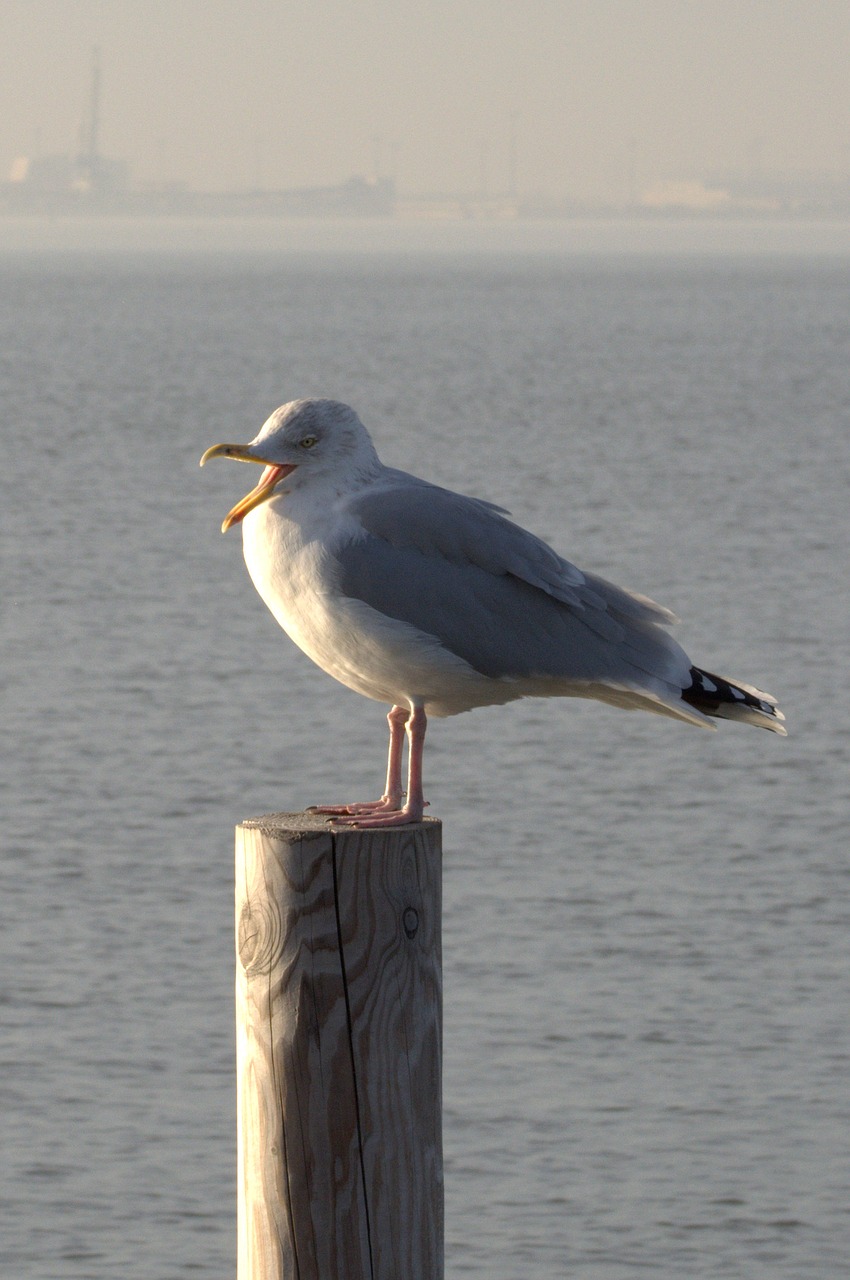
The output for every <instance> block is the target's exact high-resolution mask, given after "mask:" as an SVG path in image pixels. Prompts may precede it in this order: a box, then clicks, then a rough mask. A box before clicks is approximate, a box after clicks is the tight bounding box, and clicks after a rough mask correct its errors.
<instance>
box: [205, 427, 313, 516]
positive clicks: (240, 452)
mask: <svg viewBox="0 0 850 1280" xmlns="http://www.w3.org/2000/svg"><path fill="white" fill-rule="evenodd" d="M210 458H233V459H234V460H235V461H236V462H257V463H259V465H260V466H261V467H265V471H264V472H263V474H262V475H261V476H260V483H259V484H258V485H257V487H256V488H255V489H252V490H251V492H250V493H246V494H245V497H244V498H243V499H242V501H241V502H237V504H236V506H235V507H233V508H232V509H231V510H230V511H228V513H227V515H226V516H225V517H224V520H223V522H222V526H221V532H222V533H227V530H228V529H229V528H230V527H231V526H232V525H234V524H239V522H240V520H244V518H245V516H247V514H248V512H249V511H253V510H254V507H258V506H259V505H260V503H261V502H266V501H267V500H268V499H269V498H270V497H271V496H272V494H273V493H274V490H275V485H276V484H277V482H278V480H282V479H283V477H284V476H288V475H289V473H290V471H294V470H295V465H294V463H278V462H269V460H268V459H267V458H258V457H257V455H256V454H255V453H251V452H250V451H249V449H248V446H247V445H244V444H214V445H213V446H212V448H211V449H207V451H206V453H205V454H204V456H203V457H202V458H201V466H203V465H204V463H205V462H209V460H210Z"/></svg>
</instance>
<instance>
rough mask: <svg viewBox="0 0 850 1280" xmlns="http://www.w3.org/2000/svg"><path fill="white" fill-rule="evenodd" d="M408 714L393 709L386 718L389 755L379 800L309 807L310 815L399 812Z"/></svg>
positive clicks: (405, 708) (404, 708) (407, 712)
mask: <svg viewBox="0 0 850 1280" xmlns="http://www.w3.org/2000/svg"><path fill="white" fill-rule="evenodd" d="M409 715H410V712H409V711H408V710H407V707H393V709H392V711H390V713H389V715H388V716H387V722H388V723H389V726H390V753H389V759H388V760H387V785H386V789H385V790H384V794H383V795H382V796H381V798H380V800H367V801H360V802H358V803H355V804H335V805H317V804H316V805H311V807H310V809H311V812H312V813H327V814H331V815H338V816H339V817H346V816H347V815H349V814H352V815H353V814H361V813H364V814H365V813H395V812H397V811H400V810H401V802H402V798H403V796H404V792H403V790H402V787H401V757H402V753H403V751H404V726H405V725H406V723H407V719H408V717H409Z"/></svg>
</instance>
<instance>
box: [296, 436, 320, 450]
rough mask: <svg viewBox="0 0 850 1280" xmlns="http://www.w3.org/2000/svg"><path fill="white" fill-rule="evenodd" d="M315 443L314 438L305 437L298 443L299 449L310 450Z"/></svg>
mask: <svg viewBox="0 0 850 1280" xmlns="http://www.w3.org/2000/svg"><path fill="white" fill-rule="evenodd" d="M315 443H316V436H305V437H304V439H303V440H299V441H298V447H299V449H312V448H313V445H314V444H315Z"/></svg>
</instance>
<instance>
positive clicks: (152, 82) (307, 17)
mask: <svg viewBox="0 0 850 1280" xmlns="http://www.w3.org/2000/svg"><path fill="white" fill-rule="evenodd" d="M93 45H98V46H100V50H101V62H102V70H103V119H102V128H101V150H102V151H103V152H104V154H107V155H110V156H114V157H118V158H123V159H126V160H127V161H128V162H129V164H130V166H131V173H132V176H133V178H134V179H138V180H150V179H156V180H159V179H169V180H173V179H177V178H184V179H186V180H187V181H188V182H189V183H190V184H191V185H192V186H195V187H205V188H213V189H224V188H228V187H241V186H246V185H249V184H253V183H255V182H256V181H257V179H258V178H259V179H260V180H261V182H262V184H263V185H266V186H300V185H309V184H319V183H325V182H328V183H331V182H337V181H340V180H342V179H344V178H346V177H348V176H349V175H350V174H352V173H369V172H372V171H373V170H374V168H375V163H376V159H377V161H378V163H379V167H380V168H381V169H382V170H383V171H384V172H389V171H390V170H394V172H395V176H396V177H397V179H398V182H399V185H400V188H401V190H402V191H403V192H416V191H418V192H421V191H436V190H453V191H461V192H472V191H477V190H479V189H481V187H482V185H483V184H485V183H486V186H487V188H488V189H489V190H490V192H494V191H496V190H497V189H499V188H501V189H504V188H505V187H506V186H507V184H508V175H509V171H510V161H509V156H510V152H511V142H510V138H511V133H512V131H513V132H514V133H515V137H516V157H517V162H516V163H517V182H518V187H519V189H520V191H521V192H522V193H524V194H530V193H533V192H539V193H545V194H547V195H550V196H555V197H559V198H563V197H575V198H578V199H582V200H596V199H602V200H608V199H610V200H622V199H624V198H626V196H627V195H628V194H629V188H630V173H632V172H633V173H634V175H635V178H636V180H637V183H638V185H639V186H645V185H648V184H649V183H650V182H652V181H655V180H658V179H663V178H676V177H683V176H684V177H692V176H695V175H700V176H701V175H703V174H707V173H709V172H711V171H716V170H722V169H735V170H747V169H748V168H750V167H751V166H752V165H753V164H754V163H756V162H757V163H758V164H760V165H761V167H763V168H764V169H765V170H774V169H784V170H813V169H814V170H824V171H827V172H829V173H832V174H834V175H837V174H839V173H842V174H843V173H847V172H849V171H850V0H297V2H296V0H2V2H1V3H0V173H2V176H3V177H6V176H8V171H9V168H10V166H11V162H12V159H13V158H14V157H15V156H16V155H22V154H32V153H34V152H62V151H68V150H69V149H71V148H73V146H74V142H75V138H76V136H77V132H78V128H79V122H80V118H81V115H82V112H83V105H84V102H85V98H86V94H87V87H88V79H89V74H90V65H91V48H92V46H93Z"/></svg>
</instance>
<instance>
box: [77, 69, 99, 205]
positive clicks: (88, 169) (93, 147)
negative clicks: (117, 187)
mask: <svg viewBox="0 0 850 1280" xmlns="http://www.w3.org/2000/svg"><path fill="white" fill-rule="evenodd" d="M86 125H87V126H88V127H87V128H84V129H83V131H82V133H83V136H82V138H81V139H80V143H81V145H80V153H81V154H80V170H81V177H82V178H83V181H84V182H85V183H86V184H87V186H88V187H89V189H91V188H92V187H94V186H95V185H96V182H97V171H98V133H99V131H100V49H99V48H98V47H97V45H95V46H94V48H93V49H92V68H91V88H90V91H89V109H88V119H87V121H86Z"/></svg>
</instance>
